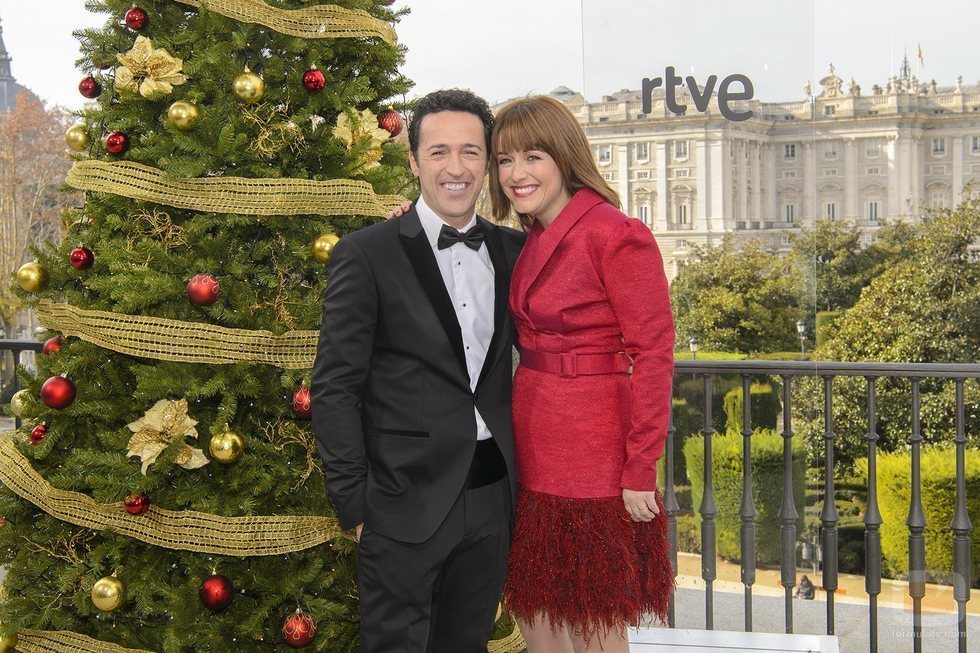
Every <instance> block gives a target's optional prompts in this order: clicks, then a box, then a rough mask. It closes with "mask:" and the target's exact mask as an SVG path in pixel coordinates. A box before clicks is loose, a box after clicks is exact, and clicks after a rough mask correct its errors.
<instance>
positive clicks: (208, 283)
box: [187, 272, 221, 306]
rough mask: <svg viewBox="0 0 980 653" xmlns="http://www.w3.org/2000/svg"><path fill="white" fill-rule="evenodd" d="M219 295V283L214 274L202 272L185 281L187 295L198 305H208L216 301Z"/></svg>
mask: <svg viewBox="0 0 980 653" xmlns="http://www.w3.org/2000/svg"><path fill="white" fill-rule="evenodd" d="M220 295H221V285H220V284H219V283H218V280H217V279H215V278H214V275H211V274H207V273H203V272H202V273H201V274H195V275H194V276H193V277H191V280H190V281H188V282H187V296H188V297H189V298H190V300H191V301H192V302H194V304H196V305H198V306H210V305H211V304H213V303H215V302H216V301H218V297H219V296H220Z"/></svg>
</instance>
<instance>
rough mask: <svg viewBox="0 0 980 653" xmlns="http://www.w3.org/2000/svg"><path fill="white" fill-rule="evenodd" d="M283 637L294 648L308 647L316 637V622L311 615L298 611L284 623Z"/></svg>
mask: <svg viewBox="0 0 980 653" xmlns="http://www.w3.org/2000/svg"><path fill="white" fill-rule="evenodd" d="M282 636H283V639H285V640H286V643H287V644H289V645H290V646H292V647H293V648H299V647H301V646H306V645H307V644H309V643H310V642H312V641H313V638H314V637H315V636H316V622H315V621H313V617H311V616H310V615H308V614H306V613H305V612H302V611H300V610H297V611H296V612H294V613H293V614H291V615H289V616H288V617H286V621H285V622H283V624H282Z"/></svg>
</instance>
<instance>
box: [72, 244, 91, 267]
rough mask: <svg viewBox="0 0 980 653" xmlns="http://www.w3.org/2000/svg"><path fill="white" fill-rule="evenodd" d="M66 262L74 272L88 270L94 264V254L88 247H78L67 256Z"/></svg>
mask: <svg viewBox="0 0 980 653" xmlns="http://www.w3.org/2000/svg"><path fill="white" fill-rule="evenodd" d="M68 262H69V263H71V266H72V267H73V268H75V269H76V270H88V269H89V268H90V267H92V264H93V263H95V254H93V253H92V250H90V249H89V248H88V247H83V246H82V245H79V246H78V247H76V248H75V249H73V250H71V254H69V255H68Z"/></svg>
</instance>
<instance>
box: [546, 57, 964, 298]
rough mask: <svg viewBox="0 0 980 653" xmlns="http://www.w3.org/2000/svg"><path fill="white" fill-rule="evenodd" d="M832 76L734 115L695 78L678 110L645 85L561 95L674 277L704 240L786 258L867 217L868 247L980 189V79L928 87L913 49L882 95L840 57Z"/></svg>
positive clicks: (561, 91) (748, 104)
mask: <svg viewBox="0 0 980 653" xmlns="http://www.w3.org/2000/svg"><path fill="white" fill-rule="evenodd" d="M819 84H820V85H819V88H817V89H811V88H810V85H809V83H808V84H807V85H806V86H805V87H804V99H802V100H799V101H794V102H760V101H757V100H749V101H736V102H733V103H730V104H731V105H732V106H733V108H735V109H737V110H740V111H744V110H751V111H752V112H753V116H752V117H751V118H750V119H748V120H744V121H740V122H733V121H729V120H726V119H725V118H724V117H723V116H722V115H721V112H720V111H719V109H718V105H717V95H714V96H713V97H712V100H711V103H710V104H709V106H708V109H707V111H705V112H704V113H702V112H700V111H697V110H696V109H695V108H694V106H693V103H692V100H691V97H690V92H689V90H688V89H687V88H686V87H683V86H681V87H677V89H676V96H677V100H676V101H677V102H678V103H685V104H687V105H688V111H687V112H686V114H684V115H676V114H675V113H673V112H671V111H668V109H667V105H666V97H665V93H664V89H663V88H659V89H656V90H654V91H653V95H652V102H651V111H650V112H649V113H646V114H645V113H643V111H642V109H643V102H642V98H641V92H640V91H631V90H622V91H619V92H618V93H614V94H612V95H608V96H605V97H603V98H602V100H601V101H599V102H593V103H590V102H587V101H586V100H585V98H584V97H583V96H582V95H581V94H580V93H576V92H574V91H571V90H569V89H567V88H565V87H559V88H558V89H555V90H554V91H552V93H551V94H552V95H553V96H554V97H556V98H558V99H560V100H561V101H563V102H565V103H566V104H567V105H568V107H569V108H570V109H571V110H572V112H573V113H574V114H575V115H576V116H577V117H578V119H579V122H580V123H581V124H582V126H583V128H584V129H585V132H586V135H587V136H588V138H589V141H590V142H591V143H592V147H593V153H594V155H595V158H596V161H597V162H598V164H599V168H600V170H601V171H602V173H603V176H604V177H605V178H606V179H607V180H608V181H609V182H610V183H611V184H612V186H613V188H614V189H616V190H617V191H618V192H619V195H620V198H621V199H622V200H623V203H624V209H625V210H626V211H627V213H629V214H630V215H632V216H634V217H637V218H640V219H641V220H643V221H644V222H645V223H646V224H648V225H649V226H650V228H651V229H652V230H653V232H654V234H655V235H656V237H657V241H658V243H659V245H660V248H661V250H662V251H663V254H664V258H665V266H666V269H667V276H668V278H670V279H673V278H674V277H675V276H676V274H677V270H678V265H679V264H680V263H681V262H682V261H683V260H684V259H685V258H686V257H687V256H688V255H689V254H690V247H691V245H695V244H697V245H704V244H712V245H713V244H718V243H720V242H721V239H722V237H723V236H724V235H725V234H729V233H732V234H735V236H736V238H738V239H739V240H740V241H745V240H748V239H753V238H755V239H761V240H762V241H763V242H764V243H765V244H766V247H767V248H769V249H770V250H771V251H773V252H776V253H783V252H786V251H788V249H789V243H790V240H789V237H790V235H791V234H792V233H794V231H795V230H798V229H799V228H800V227H801V226H805V225H810V224H812V223H813V221H814V220H815V219H818V218H823V217H829V218H832V219H836V220H847V221H848V222H851V223H854V224H856V225H858V226H859V227H860V228H861V229H862V231H863V232H864V235H863V239H864V243H865V244H868V243H871V242H873V241H874V238H875V232H876V231H877V229H878V227H879V226H880V225H881V224H882V223H883V222H885V221H894V220H906V221H916V220H918V219H919V218H920V216H921V215H922V214H923V212H924V211H925V210H926V209H931V208H936V207H952V206H954V205H956V204H958V203H959V202H960V201H961V199H962V198H963V197H964V194H969V193H973V194H974V195H978V194H980V85H971V86H967V85H964V83H963V79H962V76H960V77H957V79H956V84H955V86H938V85H937V84H936V82H935V81H932V82H930V83H923V82H921V81H920V80H918V79H916V77H915V76H914V75H912V74H911V72H910V69H909V65H908V59H907V58H906V60H905V61H904V62H903V64H902V69H901V71H900V74H899V75H896V76H893V77H891V78H890V79H889V80H887V83H886V84H885V86H884V87H882V86H879V85H877V84H876V85H874V86H873V87H872V88H871V89H870V92H868V91H867V90H865V91H862V89H861V87H860V86H859V85H858V84H857V83H856V82H855V81H854V80H853V79H851V80H849V81H848V82H844V81H843V80H842V79H841V78H840V77H838V76H837V74H836V73H835V71H834V66H833V65H831V66H830V68H829V71H828V72H827V75H826V76H825V77H824V78H823V79H821V80H820V82H819Z"/></svg>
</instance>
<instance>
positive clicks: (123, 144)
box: [105, 132, 129, 154]
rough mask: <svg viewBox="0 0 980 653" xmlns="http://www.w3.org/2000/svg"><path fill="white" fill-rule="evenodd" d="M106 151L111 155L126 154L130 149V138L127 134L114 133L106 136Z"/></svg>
mask: <svg viewBox="0 0 980 653" xmlns="http://www.w3.org/2000/svg"><path fill="white" fill-rule="evenodd" d="M105 149H106V150H108V151H109V153H110V154H124V153H125V152H126V150H128V149H129V136H127V135H126V133H125V132H112V133H111V134H109V135H108V136H106V139H105Z"/></svg>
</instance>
